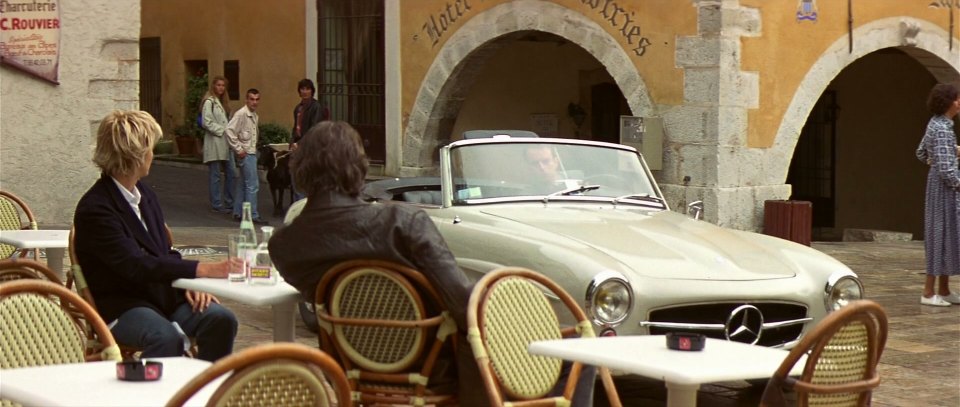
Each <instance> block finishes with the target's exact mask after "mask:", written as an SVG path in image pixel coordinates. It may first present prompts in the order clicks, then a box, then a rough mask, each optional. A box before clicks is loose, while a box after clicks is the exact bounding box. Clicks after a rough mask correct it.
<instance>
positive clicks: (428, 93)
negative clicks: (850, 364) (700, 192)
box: [400, 0, 652, 176]
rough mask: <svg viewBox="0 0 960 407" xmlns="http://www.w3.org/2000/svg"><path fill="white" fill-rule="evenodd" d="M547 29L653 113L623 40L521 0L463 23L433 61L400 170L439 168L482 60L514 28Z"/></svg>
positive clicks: (642, 111) (561, 11)
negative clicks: (442, 148) (441, 148)
mask: <svg viewBox="0 0 960 407" xmlns="http://www.w3.org/2000/svg"><path fill="white" fill-rule="evenodd" d="M522 31H542V32H547V33H551V34H555V35H558V36H560V37H563V38H565V39H567V40H569V41H570V42H572V43H574V44H576V45H578V46H580V47H581V48H583V49H584V50H586V51H587V52H588V53H589V54H590V55H592V56H593V57H594V58H596V59H597V61H599V62H600V64H601V65H602V66H603V67H604V68H605V69H606V70H607V72H609V73H610V75H611V76H612V77H613V79H614V81H615V82H616V84H617V86H618V87H619V88H620V91H621V92H622V93H623V95H624V97H625V98H626V100H627V103H628V104H629V106H630V110H631V112H632V114H633V115H649V114H651V113H652V103H651V101H650V96H649V94H648V92H647V88H646V84H645V83H644V82H643V79H642V78H641V77H640V73H639V72H638V71H637V70H636V67H635V66H634V63H633V61H632V60H631V59H630V57H629V55H628V54H627V53H626V51H625V50H624V49H623V48H622V47H621V46H620V44H619V43H618V42H617V41H616V40H615V39H614V38H613V37H612V36H611V35H610V34H608V33H607V32H606V31H604V30H603V28H601V27H600V25H598V24H597V23H595V22H594V21H593V20H590V19H589V18H587V17H586V16H584V15H583V14H581V13H579V12H577V11H574V10H571V9H568V8H566V7H563V6H559V5H557V4H554V3H550V2H546V1H541V0H518V1H512V2H508V3H504V4H501V5H498V6H496V7H493V8H491V9H489V10H487V11H485V12H483V13H481V14H478V15H477V16H475V17H474V18H472V19H470V20H469V21H468V22H467V23H465V24H464V25H463V27H461V28H460V29H459V30H457V32H456V33H454V35H453V36H452V37H450V39H449V40H448V41H447V43H446V44H444V46H443V48H442V49H441V50H440V51H439V52H438V53H437V56H436V58H434V61H433V64H432V65H431V66H430V68H429V70H428V71H427V74H426V76H425V79H424V81H423V83H422V84H421V86H420V90H419V92H418V93H417V97H416V99H415V101H414V105H413V108H412V110H411V112H410V116H409V118H408V120H407V123H406V128H405V130H404V134H403V139H402V141H401V143H402V154H401V157H402V159H401V162H400V175H401V176H408V175H423V174H429V173H431V172H433V171H434V167H435V166H436V159H437V154H436V148H437V146H438V145H439V143H440V141H441V138H442V137H446V136H447V135H448V134H449V132H450V131H451V130H452V129H453V124H454V122H455V121H456V118H457V115H458V113H459V111H460V106H461V105H462V103H463V99H464V97H465V95H466V93H467V91H468V90H469V89H470V87H471V86H472V84H473V80H474V79H475V78H476V76H477V75H478V74H479V72H480V71H481V70H482V68H483V62H484V61H485V60H486V59H487V58H488V57H489V56H490V55H491V54H492V53H493V52H494V51H496V49H497V48H498V47H499V44H498V41H497V40H499V39H502V38H504V37H505V36H509V35H510V34H511V33H517V32H522Z"/></svg>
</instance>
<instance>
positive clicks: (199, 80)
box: [174, 71, 210, 138]
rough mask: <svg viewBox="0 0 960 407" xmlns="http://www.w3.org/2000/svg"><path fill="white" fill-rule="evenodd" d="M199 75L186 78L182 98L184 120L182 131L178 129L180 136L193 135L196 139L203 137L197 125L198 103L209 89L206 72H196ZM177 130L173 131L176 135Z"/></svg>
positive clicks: (201, 130)
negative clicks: (184, 91)
mask: <svg viewBox="0 0 960 407" xmlns="http://www.w3.org/2000/svg"><path fill="white" fill-rule="evenodd" d="M198 74H200V75H191V76H190V77H189V78H187V93H186V95H185V96H184V100H183V102H184V109H183V110H184V119H183V126H180V127H185V128H183V129H180V132H181V133H180V134H182V135H193V136H194V137H197V138H202V137H203V133H204V131H203V129H201V128H200V126H198V125H197V115H199V114H200V108H201V106H200V101H201V100H203V95H205V94H206V93H207V88H208V87H209V79H210V78H209V76H208V75H207V73H206V72H203V71H200V72H198ZM176 132H177V130H174V133H176Z"/></svg>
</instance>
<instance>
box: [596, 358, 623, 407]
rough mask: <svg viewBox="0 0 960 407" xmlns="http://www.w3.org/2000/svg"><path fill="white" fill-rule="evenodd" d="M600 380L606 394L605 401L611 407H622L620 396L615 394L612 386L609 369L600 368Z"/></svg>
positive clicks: (614, 387) (615, 389) (615, 390)
mask: <svg viewBox="0 0 960 407" xmlns="http://www.w3.org/2000/svg"><path fill="white" fill-rule="evenodd" d="M600 379H601V380H602V381H603V389H604V390H606V392H607V401H609V402H610V406H611V407H623V404H622V403H621V402H620V395H619V394H618V393H617V388H616V386H614V385H613V377H612V376H611V375H610V369H608V368H605V367H601V368H600Z"/></svg>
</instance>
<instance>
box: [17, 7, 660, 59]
mask: <svg viewBox="0 0 960 407" xmlns="http://www.w3.org/2000/svg"><path fill="white" fill-rule="evenodd" d="M0 1H2V0H0ZM473 1H477V0H473ZM479 1H481V2H482V1H484V0H479ZM576 1H577V2H579V3H582V4H583V5H586V6H587V7H589V8H590V9H591V10H592V11H593V12H594V13H596V14H597V16H598V17H600V18H601V19H602V20H603V21H605V22H606V23H608V24H610V26H611V27H613V31H612V32H613V33H615V34H619V35H620V36H621V37H623V38H624V39H625V40H626V41H627V44H630V46H631V48H630V50H631V51H633V53H634V54H635V55H636V56H643V54H645V53H646V52H647V47H649V46H650V39H649V38H647V37H644V36H643V35H642V34H641V31H640V22H639V21H638V18H637V12H636V11H633V10H630V9H628V8H627V7H628V4H627V3H629V2H624V1H618V0H576ZM470 3H471V0H451V1H448V2H447V3H446V4H445V5H444V7H443V8H442V9H440V10H439V11H438V12H437V13H434V14H431V15H430V17H429V18H428V19H427V21H425V22H424V23H423V26H422V27H421V32H422V33H424V34H426V37H427V38H429V39H430V44H431V46H432V47H435V46H437V44H439V43H440V40H441V39H442V38H443V36H444V34H446V33H447V31H448V30H450V29H451V27H452V26H453V24H454V23H456V22H457V21H459V20H460V19H461V18H463V17H465V16H467V15H468V14H470V13H471V11H472V10H473V7H471V6H470ZM419 37H420V36H419V34H415V35H414V36H413V39H414V40H417V39H418V38H419Z"/></svg>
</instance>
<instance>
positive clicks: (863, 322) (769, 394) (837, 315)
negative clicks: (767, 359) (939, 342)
mask: <svg viewBox="0 0 960 407" xmlns="http://www.w3.org/2000/svg"><path fill="white" fill-rule="evenodd" d="M886 341H887V314H886V312H884V310H883V308H882V307H881V306H880V305H879V304H877V303H875V302H873V301H869V300H859V301H854V302H851V303H850V304H848V305H847V306H845V307H843V308H841V309H839V310H837V311H834V312H833V313H832V314H830V315H828V316H827V317H826V318H824V319H823V321H821V322H820V324H819V325H817V326H816V327H815V328H814V329H813V330H812V331H811V332H810V333H809V334H807V335H806V336H805V337H804V338H803V339H801V340H800V343H799V344H797V346H796V347H794V348H793V349H792V350H791V351H790V353H789V354H788V355H787V357H786V358H785V359H784V360H783V363H782V364H781V365H780V368H779V369H777V371H776V373H774V375H773V376H772V377H771V378H770V381H769V382H768V383H767V388H766V389H765V390H764V392H763V398H762V399H761V403H760V405H761V406H785V405H787V402H786V398H785V396H784V390H793V391H796V393H797V403H796V405H798V406H801V407H803V406H808V405H810V406H866V405H869V404H870V397H871V392H872V390H873V389H874V388H876V387H877V386H879V385H880V375H879V374H878V373H877V363H878V362H879V361H880V355H881V354H882V353H883V348H884V346H885V345H886ZM803 355H806V356H807V361H806V364H805V365H804V369H803V373H802V374H801V375H800V377H799V378H795V377H790V376H789V374H790V370H791V369H792V368H793V366H794V365H795V364H796V363H797V361H798V360H800V358H801V357H802V356H803Z"/></svg>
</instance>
